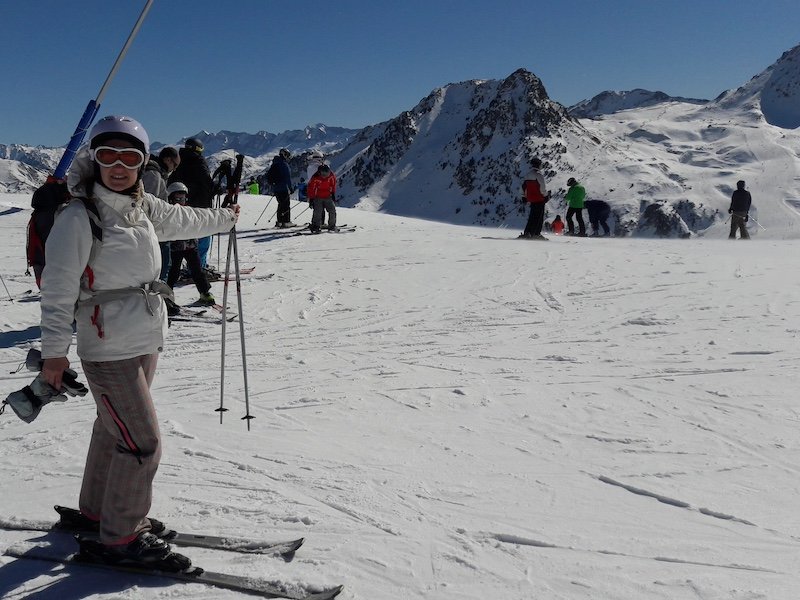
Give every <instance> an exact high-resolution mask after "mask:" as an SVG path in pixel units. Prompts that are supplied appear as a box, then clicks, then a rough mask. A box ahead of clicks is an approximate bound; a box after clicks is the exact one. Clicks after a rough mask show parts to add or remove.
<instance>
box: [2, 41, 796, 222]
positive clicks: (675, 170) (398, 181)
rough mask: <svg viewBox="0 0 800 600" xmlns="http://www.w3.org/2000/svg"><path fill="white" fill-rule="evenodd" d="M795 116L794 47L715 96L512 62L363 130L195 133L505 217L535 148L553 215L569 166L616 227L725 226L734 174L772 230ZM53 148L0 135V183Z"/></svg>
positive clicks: (413, 207) (217, 151)
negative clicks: (555, 85) (553, 83)
mask: <svg viewBox="0 0 800 600" xmlns="http://www.w3.org/2000/svg"><path fill="white" fill-rule="evenodd" d="M798 126H800V46H797V47H795V48H793V49H792V50H789V51H788V52H786V53H784V55H783V56H782V57H780V59H779V60H778V61H777V62H776V63H775V64H773V65H771V66H770V67H768V68H767V69H766V70H765V71H763V72H762V73H760V74H758V75H756V76H755V77H753V78H752V79H751V80H750V81H749V82H748V83H746V84H744V85H742V86H741V87H739V88H737V89H734V90H730V91H727V92H724V93H722V94H720V95H719V96H718V97H717V98H716V99H714V100H712V101H707V100H700V99H693V98H680V97H672V96H668V95H667V94H664V93H663V92H657V91H656V92H651V91H647V90H641V89H636V90H631V91H626V92H610V91H609V92H603V93H601V94H599V95H597V96H595V97H594V98H592V99H590V100H586V101H583V102H580V103H578V104H576V105H574V106H572V107H569V108H567V107H564V106H562V105H561V104H559V103H557V102H555V101H553V100H551V99H550V98H549V96H548V95H547V92H546V90H545V87H544V85H543V83H542V81H541V80H540V79H539V78H538V77H536V75H534V74H533V73H531V72H529V71H526V70H524V69H519V70H517V71H515V72H514V73H512V74H511V75H510V76H509V77H507V78H505V79H502V80H473V81H465V82H461V83H452V84H448V85H445V86H443V87H441V88H437V89H435V90H433V91H432V92H431V93H430V94H429V95H428V96H426V97H425V98H423V99H422V100H421V101H420V102H419V103H418V104H417V106H415V107H413V108H411V109H410V110H407V111H404V112H402V113H401V114H400V115H398V116H397V117H395V118H393V119H390V120H388V121H385V122H383V123H379V124H376V125H371V126H369V127H365V128H363V129H361V130H351V129H344V128H338V127H330V126H326V125H322V124H318V125H315V126H309V127H306V128H304V129H301V130H292V131H286V132H283V133H280V134H272V133H269V132H266V131H261V132H258V133H255V134H249V133H236V132H229V131H221V132H218V133H213V134H212V133H209V132H206V131H201V132H199V133H197V134H195V135H194V137H199V138H200V139H201V140H202V141H203V142H204V144H205V146H206V149H207V152H206V154H207V156H208V157H209V162H210V164H211V167H212V168H213V167H214V166H216V164H217V163H218V162H219V160H221V158H222V157H223V156H226V155H228V156H229V155H231V154H232V153H233V152H234V150H235V151H236V152H241V153H243V154H245V155H247V159H246V163H245V173H246V175H259V174H262V175H263V172H264V171H265V170H266V168H268V166H269V163H270V162H271V159H272V157H273V156H274V154H275V153H276V152H277V150H278V149H279V148H281V147H286V148H289V149H290V150H291V151H292V152H293V153H294V154H295V155H296V156H295V159H294V160H293V161H292V167H293V169H294V170H295V174H296V175H297V176H299V175H300V174H301V173H303V170H304V164H305V160H304V159H305V156H306V155H307V153H308V152H310V151H311V150H320V151H322V152H323V153H324V154H325V155H326V156H327V157H328V160H329V162H330V163H331V165H332V166H333V167H334V170H335V172H336V173H337V176H338V178H339V182H340V193H339V196H340V198H341V202H342V204H343V205H345V206H357V207H359V208H362V209H365V210H380V211H385V212H389V213H393V214H399V215H409V216H415V217H422V218H429V219H436V220H441V221H446V222H450V223H463V224H484V225H498V226H510V227H515V228H516V227H520V226H521V225H522V223H524V220H525V213H526V210H527V207H526V206H524V205H523V203H522V202H521V201H520V183H521V177H522V176H523V174H524V172H525V171H527V169H528V163H529V161H530V159H531V158H532V157H534V156H538V157H540V158H541V159H542V160H544V161H545V165H546V177H547V180H548V187H549V188H550V189H551V190H553V200H552V201H551V202H550V204H549V205H548V210H549V213H550V214H551V215H552V214H554V213H556V212H562V211H563V205H562V198H563V195H564V193H565V188H566V179H567V178H568V177H569V176H574V177H576V178H577V179H578V180H579V181H581V182H582V183H583V184H584V185H585V187H586V189H587V191H588V195H589V197H593V198H603V199H606V200H607V201H608V202H609V203H610V204H611V205H612V209H613V214H614V221H615V223H614V227H615V231H616V233H617V234H619V235H630V234H637V235H658V236H673V237H686V236H689V235H693V234H703V233H704V232H706V231H709V230H710V228H713V227H720V226H722V225H724V219H725V218H726V217H727V205H728V202H729V198H730V193H731V191H732V190H733V189H734V187H735V181H736V179H738V178H745V179H747V181H748V184H749V186H750V187H751V189H753V190H754V198H756V200H755V203H756V206H758V209H760V211H761V212H760V213H759V214H760V215H761V217H760V218H759V223H760V224H762V225H763V221H764V220H770V217H769V215H770V214H773V212H774V211H772V208H773V207H772V205H769V206H767V205H765V204H764V203H763V202H759V199H762V198H763V199H766V198H770V199H772V200H774V201H776V202H777V204H778V205H779V206H780V207H783V208H780V210H777V209H776V210H777V212H774V214H775V222H776V227H777V228H778V229H773V232H775V231H777V230H780V231H783V229H784V228H786V227H788V226H789V222H788V221H787V220H786V219H785V218H781V216H780V215H781V214H782V212H785V211H784V208H786V207H793V206H796V205H800V158H799V156H800V133H798V130H797V128H798ZM161 145H163V144H154V149H157V148H158V147H160V146H161ZM59 156H60V151H59V149H48V148H41V147H35V148H34V147H27V146H19V145H14V146H2V145H0V190H5V191H30V190H32V189H33V188H34V187H35V186H36V185H38V183H40V182H41V181H43V179H44V177H45V176H46V174H47V173H48V172H50V171H51V170H52V168H53V166H54V165H55V163H56V162H57V159H58V157H59ZM792 210H793V209H792ZM765 211H767V212H765ZM793 214H794V213H793ZM784 217H785V215H784ZM789 221H791V222H792V223H793V222H794V221H793V217H792V219H790V220H789ZM798 229H800V227H798ZM787 235H789V234H787ZM792 235H793V234H792ZM798 235H800V234H798Z"/></svg>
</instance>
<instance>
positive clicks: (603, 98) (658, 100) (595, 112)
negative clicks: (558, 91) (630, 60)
mask: <svg viewBox="0 0 800 600" xmlns="http://www.w3.org/2000/svg"><path fill="white" fill-rule="evenodd" d="M665 102H688V103H690V104H705V103H706V102H708V100H700V99H697V98H683V97H680V96H670V95H668V94H665V93H664V92H652V91H650V90H643V89H640V88H637V89H635V90H628V91H624V92H615V91H611V90H609V91H606V92H602V93H600V94H598V95H597V96H595V97H594V98H591V99H589V100H582V101H581V102H578V103H577V104H574V105H572V106H570V107H569V114H571V115H572V116H573V117H578V118H582V119H591V118H593V117H599V116H600V115H610V114H614V113H618V112H620V111H623V110H630V109H632V108H643V107H646V106H653V105H654V104H663V103H665Z"/></svg>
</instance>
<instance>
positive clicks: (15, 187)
mask: <svg viewBox="0 0 800 600" xmlns="http://www.w3.org/2000/svg"><path fill="white" fill-rule="evenodd" d="M358 131H359V130H358V129H347V128H344V127H329V126H327V125H324V124H322V123H318V124H316V125H309V126H307V127H305V128H303V129H293V130H289V131H284V132H282V133H270V132H268V131H259V132H258V133H243V132H233V131H219V132H217V133H209V132H208V131H200V132H198V133H196V134H194V135H188V136H186V137H184V138H181V139H180V140H177V141H176V142H174V144H175V145H178V146H180V145H183V142H184V141H185V140H186V139H187V138H189V137H196V138H199V139H200V140H201V141H202V142H203V145H204V146H205V156H206V157H207V158H208V162H209V166H210V168H211V169H212V170H213V169H214V168H216V167H217V165H218V164H219V162H220V161H221V160H222V159H223V158H226V157H230V156H233V155H234V154H236V153H242V154H244V155H245V156H246V157H247V159H246V161H245V174H247V175H255V174H258V173H261V172H262V171H264V170H265V169H267V168H268V167H269V164H270V162H271V159H272V157H273V156H274V155H275V154H277V152H278V150H280V149H281V148H288V149H289V150H291V151H292V152H293V153H298V154H300V153H302V152H307V151H310V150H319V151H320V152H322V153H324V154H330V153H332V152H336V151H338V150H341V149H342V148H343V147H344V146H345V145H346V144H347V142H348V140H349V139H350V138H351V137H353V135H355V134H356V133H358ZM166 145H168V144H165V143H163V142H154V143H153V144H152V145H151V150H152V151H158V150H159V149H160V148H163V147H164V146H166ZM63 152H64V148H63V147H60V148H47V147H44V146H26V145H21V144H11V145H3V144H0V192H32V191H33V190H34V189H35V188H36V187H38V186H39V185H41V184H42V183H43V182H44V180H45V179H46V178H47V176H48V175H49V174H51V173H52V172H53V170H54V169H55V167H56V165H58V161H59V160H60V159H61V155H62V154H63Z"/></svg>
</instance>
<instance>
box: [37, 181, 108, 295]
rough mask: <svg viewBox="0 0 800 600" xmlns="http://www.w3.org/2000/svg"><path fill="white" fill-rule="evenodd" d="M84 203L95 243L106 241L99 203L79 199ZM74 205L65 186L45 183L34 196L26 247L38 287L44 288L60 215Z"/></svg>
mask: <svg viewBox="0 0 800 600" xmlns="http://www.w3.org/2000/svg"><path fill="white" fill-rule="evenodd" d="M75 199H76V200H80V201H81V202H83V205H84V206H85V207H86V211H87V212H88V213H89V225H90V226H91V229H92V244H93V245H94V243H95V242H96V241H99V242H102V241H103V229H102V227H101V226H100V223H101V220H100V213H99V211H98V210H97V206H96V205H95V203H94V202H93V201H92V200H90V199H88V198H75ZM69 202H70V197H69V193H68V192H67V186H66V184H65V183H45V184H44V185H43V186H41V187H39V188H38V189H37V190H36V191H35V192H34V193H33V199H32V200H31V206H32V207H33V214H32V215H31V218H30V220H29V221H28V234H27V240H26V244H25V254H26V258H27V261H28V270H27V271H26V272H25V274H26V275H30V274H31V272H30V269H31V267H33V274H34V277H35V278H36V286H37V287H38V288H39V289H41V287H42V272H43V271H44V265H45V261H46V257H45V244H46V243H47V238H48V236H49V235H50V230H51V229H52V228H53V223H54V222H55V219H56V215H57V214H58V212H59V211H60V210H61V209H63V207H65V206H66V205H67V204H68V203H69Z"/></svg>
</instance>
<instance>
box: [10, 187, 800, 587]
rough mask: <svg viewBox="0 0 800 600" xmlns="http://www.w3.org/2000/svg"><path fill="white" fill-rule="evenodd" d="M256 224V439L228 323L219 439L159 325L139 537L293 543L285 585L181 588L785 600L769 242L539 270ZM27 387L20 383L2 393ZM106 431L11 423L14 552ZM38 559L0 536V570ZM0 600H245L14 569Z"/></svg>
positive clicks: (193, 327) (343, 212) (14, 341)
mask: <svg viewBox="0 0 800 600" xmlns="http://www.w3.org/2000/svg"><path fill="white" fill-rule="evenodd" d="M268 200H269V198H268V197H264V196H255V197H254V196H241V197H240V201H241V204H242V207H243V214H242V218H241V221H240V224H239V231H238V248H239V252H240V263H241V266H242V267H245V266H255V270H254V272H253V273H252V274H251V275H248V276H243V278H242V287H241V289H242V296H243V305H244V317H243V323H244V328H245V333H246V352H247V367H248V380H249V404H250V411H251V413H252V415H253V416H255V419H254V420H252V421H251V430H250V431H247V426H246V424H245V421H243V420H241V417H242V416H244V415H245V402H244V386H243V376H242V375H243V374H242V360H241V346H240V338H239V325H238V322H234V323H229V324H228V325H227V338H226V348H227V352H228V356H227V359H226V365H227V368H226V372H225V384H226V385H225V390H224V403H225V406H226V407H227V408H229V409H230V410H229V411H228V412H227V413H225V414H224V420H223V422H222V424H220V417H219V413H218V412H215V409H216V408H217V407H218V406H219V404H220V341H221V337H220V336H221V327H220V325H218V324H214V323H198V322H180V323H174V324H173V325H172V327H171V330H170V336H171V337H170V339H169V342H168V344H167V347H166V348H165V351H164V353H163V354H162V357H161V359H160V366H159V371H158V375H157V377H156V380H155V384H154V396H155V398H156V402H157V407H158V411H159V417H160V422H161V429H162V433H163V445H164V456H163V461H162V464H161V468H160V470H159V473H158V475H157V477H156V482H155V498H154V504H153V508H152V515H154V516H156V517H158V518H160V519H162V520H164V521H166V522H167V523H168V524H169V525H170V526H172V527H175V528H177V529H181V530H187V531H193V532H202V533H208V534H220V535H230V536H242V537H248V538H256V539H289V538H294V537H298V536H303V537H305V538H306V543H305V546H304V547H303V548H301V549H300V551H299V552H298V553H297V556H296V558H295V559H294V560H293V561H292V562H289V563H287V562H284V561H282V560H280V559H276V558H273V557H269V556H260V555H246V554H236V553H233V552H223V551H211V550H201V549H193V548H187V549H183V550H182V552H184V553H185V554H187V555H189V556H191V558H192V560H193V561H194V563H195V564H197V565H200V566H203V567H205V568H207V569H211V570H215V571H223V572H228V573H236V574H247V575H252V576H254V577H258V578H262V579H265V580H268V581H271V582H275V583H279V584H282V585H285V586H287V587H289V588H290V589H291V588H293V587H294V588H296V586H299V585H302V586H308V587H311V588H314V589H322V588H326V587H330V586H333V585H336V584H344V585H345V591H344V592H343V594H342V596H341V597H342V598H344V599H347V600H368V599H369V600H375V599H385V598H403V599H411V600H417V599H425V600H432V599H448V600H451V599H456V598H457V599H459V600H483V599H488V598H491V599H503V600H517V599H518V600H527V599H533V598H536V599H539V598H542V599H544V598H546V599H548V600H559V599H564V600H567V599H568V600H581V599H586V600H589V599H591V600H598V599H603V600H606V599H609V600H610V599H613V600H645V599H665V600H684V599H685V600H689V599H692V600H695V599H697V598H707V599H711V598H714V599H722V598H726V599H735V600H755V599H766V598H768V599H770V600H789V599H792V598H796V597H797V590H798V589H800V574H799V573H800V568H799V567H800V517H798V511H797V497H798V485H799V484H798V481H800V466H798V465H800V442H798V436H797V430H798V428H799V427H800V410H799V409H798V407H797V404H796V390H795V387H794V386H795V383H796V381H797V376H798V338H799V337H800V299H799V298H800V284H798V282H797V278H796V277H794V276H793V275H792V274H793V273H794V272H795V271H796V259H795V254H794V252H795V243H794V242H792V241H788V240H784V239H780V238H783V237H786V236H785V232H784V231H780V232H778V234H777V235H776V237H775V238H772V239H771V238H770V233H771V232H770V231H764V230H759V233H758V234H757V235H756V237H755V239H754V240H752V241H750V242H745V241H735V242H733V241H729V240H727V239H725V237H726V236H727V231H726V230H725V229H724V227H719V228H717V229H715V230H712V231H710V232H709V233H708V234H707V235H706V236H705V237H703V238H693V239H691V240H683V241H678V240H647V239H634V238H612V239H602V238H585V239H584V238H569V237H551V239H550V241H548V242H531V241H517V240H514V238H515V237H516V235H517V234H518V230H512V229H502V228H500V229H489V228H473V227H462V226H455V225H447V224H441V223H434V222H431V221H424V220H415V219H411V218H403V217H396V216H389V215H385V214H380V213H372V212H365V211H359V210H355V209H340V211H339V220H340V222H342V223H348V224H350V225H356V226H357V229H356V231H354V232H351V233H342V234H327V233H326V234H322V235H318V236H292V235H289V234H287V233H286V232H284V231H280V230H276V229H272V228H271V225H272V223H270V224H268V223H266V221H265V219H266V217H265V218H264V219H262V221H261V222H260V223H259V225H258V226H255V225H254V223H255V221H256V219H257V218H258V216H259V214H260V213H261V212H262V210H263V209H264V205H265V203H266V202H267V201H268ZM29 201H30V198H29V196H27V195H22V194H18V195H14V194H4V195H0V236H2V240H3V242H2V244H0V257H2V259H3V260H2V265H3V267H2V269H0V273H1V274H2V277H3V281H4V283H5V285H6V287H7V292H6V289H2V290H0V293H2V298H0V303H2V311H1V313H0V314H2V333H0V362H2V368H3V369H4V370H5V372H6V373H10V372H12V371H15V370H16V369H17V367H18V365H19V364H20V363H21V362H22V361H24V358H25V355H26V353H27V350H28V348H30V347H36V346H37V344H38V339H39V328H38V319H39V304H38V302H36V301H35V294H27V293H26V292H27V291H28V290H31V289H32V288H34V289H35V286H34V283H33V279H32V277H29V276H24V275H23V272H24V259H23V247H24V231H25V224H26V222H27V219H28V216H29ZM272 208H274V200H273V201H272V204H271V205H270V207H269V208H268V209H267V211H266V212H267V214H266V216H269V214H270V213H271V211H272ZM302 209H303V207H302V206H300V207H299V208H296V209H295V211H294V216H295V219H296V221H297V222H301V223H304V222H306V217H307V216H308V214H309V213H308V212H306V213H305V214H303V215H299V212H300V211H301V210H302ZM780 210H783V208H781V209H780ZM764 212H765V211H764V210H762V213H764ZM765 221H766V222H771V221H770V219H765ZM219 247H220V246H217V247H215V248H214V249H212V256H213V257H214V262H216V261H217V248H219ZM221 247H222V252H221V256H222V268H223V269H224V256H225V250H226V248H227V238H225V237H223V239H222V244H221ZM213 292H214V293H215V295H216V296H217V298H218V299H221V298H222V296H223V284H222V283H215V284H214V286H213ZM177 295H178V299H179V301H181V302H183V303H187V304H188V303H191V302H192V301H193V300H195V299H196V296H197V294H196V290H195V289H194V287H193V286H187V287H181V288H178V290H177ZM9 296H10V298H9ZM12 299H13V301H12ZM228 303H229V305H230V306H231V307H232V310H233V309H236V304H237V303H236V296H235V293H234V286H233V285H231V287H230V289H229V298H228ZM73 352H74V349H73ZM70 358H71V359H72V360H73V366H74V367H75V368H76V369H77V370H78V372H79V374H81V377H82V372H81V368H80V362H79V361H78V359H77V357H76V356H74V354H73V355H71V357H70ZM31 379H32V374H31V373H30V372H26V371H24V370H23V371H20V372H16V373H14V374H10V375H6V376H5V378H4V381H3V388H4V393H5V394H8V393H9V392H11V391H13V390H16V389H19V388H21V387H22V386H24V385H25V384H27V383H29V382H30V380H31ZM94 412H95V411H94V404H93V401H92V400H91V398H90V397H86V398H82V399H75V398H71V399H69V401H68V402H66V403H64V404H50V405H47V406H45V407H44V410H43V411H42V414H41V415H40V416H39V418H38V419H37V420H36V421H34V422H33V423H31V424H25V423H23V422H22V421H20V420H19V419H17V417H16V416H15V415H14V414H13V412H11V411H10V410H6V412H5V414H3V415H2V416H1V417H0V445H1V446H2V448H3V457H4V460H3V461H2V463H0V473H2V476H3V481H4V484H3V492H2V504H0V521H1V522H2V523H17V524H18V523H19V522H21V521H43V520H49V519H54V518H55V513H54V512H53V510H52V506H53V505H54V504H64V505H71V506H74V505H75V504H76V503H77V494H78V490H79V485H80V480H81V475H82V469H83V457H84V455H85V452H86V448H87V444H88V440H89V434H90V429H91V424H92V422H93V419H94ZM52 538H53V536H52V534H50V535H48V534H43V533H41V532H32V531H8V530H0V554H2V552H3V551H5V550H6V549H8V548H10V547H19V545H20V544H25V543H28V544H30V543H47V542H48V540H52ZM0 597H3V598H14V599H16V598H35V599H37V600H56V599H57V600H67V599H72V598H93V599H115V600H116V599H121V598H136V599H144V600H152V599H166V598H169V599H171V600H175V599H182V598H191V599H201V598H202V599H212V598H213V599H222V598H237V597H242V598H244V597H245V596H242V595H239V594H236V593H234V592H230V591H225V590H219V589H212V588H208V587H205V586H202V585H199V584H178V583H174V582H170V581H167V580H160V579H153V578H145V577H141V576H134V575H125V574H118V573H106V572H99V571H96V570H92V569H89V568H81V567H67V568H64V567H61V566H57V565H53V564H50V563H45V562H39V561H35V560H17V559H12V558H10V557H8V556H0Z"/></svg>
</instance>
